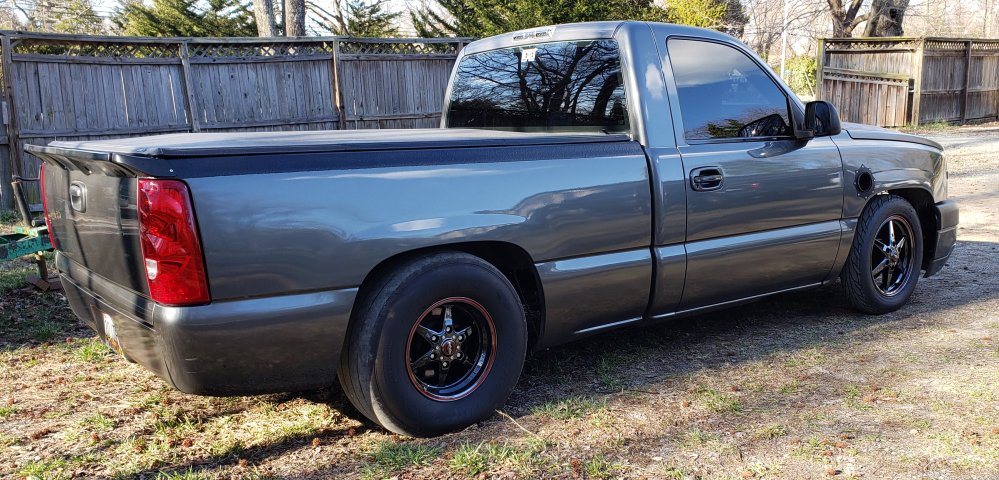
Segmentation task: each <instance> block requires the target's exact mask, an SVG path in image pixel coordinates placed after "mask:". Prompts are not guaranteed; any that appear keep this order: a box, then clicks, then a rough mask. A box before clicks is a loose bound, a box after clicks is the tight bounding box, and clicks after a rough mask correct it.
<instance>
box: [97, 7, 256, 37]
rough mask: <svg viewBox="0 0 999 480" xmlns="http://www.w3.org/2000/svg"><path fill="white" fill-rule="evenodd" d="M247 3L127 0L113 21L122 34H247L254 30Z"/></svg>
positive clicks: (144, 35) (225, 35)
mask: <svg viewBox="0 0 999 480" xmlns="http://www.w3.org/2000/svg"><path fill="white" fill-rule="evenodd" d="M201 5H204V7H201ZM248 5H249V3H248V2H245V1H244V0H204V1H203V2H202V1H199V0H153V2H152V4H151V5H146V4H144V3H143V2H141V1H130V2H128V3H125V4H124V5H123V6H122V8H121V9H120V10H119V11H118V12H117V14H116V15H115V17H114V19H113V21H114V23H115V25H117V26H118V29H119V30H120V31H121V34H122V35H135V36H143V37H247V36H254V35H256V34H257V26H256V22H255V21H254V18H253V12H252V11H250V8H249V7H248Z"/></svg>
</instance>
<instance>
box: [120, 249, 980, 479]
mask: <svg viewBox="0 0 999 480" xmlns="http://www.w3.org/2000/svg"><path fill="white" fill-rule="evenodd" d="M983 258H985V259H986V260H985V261H983V260H982V259H983ZM997 266H999V244H996V243H988V242H959V243H958V245H957V247H956V250H955V253H954V255H953V256H952V260H951V261H950V263H949V265H948V266H947V267H946V268H945V269H944V270H943V271H942V272H941V273H940V274H938V275H937V276H935V277H932V278H929V279H925V278H923V279H920V283H919V285H918V287H917V290H916V293H915V295H914V296H913V298H912V300H911V301H910V303H909V304H908V305H906V306H905V307H904V308H902V309H901V310H899V311H898V312H894V313H891V314H887V315H882V316H867V315H862V314H859V313H857V312H856V311H854V310H853V309H852V308H851V307H850V306H849V302H848V300H847V297H846V295H845V293H844V292H843V290H842V288H841V286H840V285H839V284H838V283H837V284H833V285H829V286H826V287H822V288H819V289H816V290H810V291H802V292H795V293H789V294H782V295H778V296H774V297H770V298H768V299H764V300H761V301H758V302H755V303H753V304H749V305H746V306H742V307H736V308H733V309H730V310H724V311H719V312H716V313H711V314H705V315H700V316H695V317H688V318H684V319H677V320H673V321H668V322H665V323H660V324H656V325H650V326H645V327H637V328H624V329H621V330H617V331H613V332H608V333H605V334H601V335H597V336H594V337H591V338H588V339H585V340H581V341H578V342H575V343H572V344H568V345H563V346H560V347H555V348H552V349H549V350H545V351H540V352H535V353H533V354H530V355H529V356H528V359H527V363H526V365H525V369H524V373H523V374H522V375H521V379H520V381H519V383H518V385H517V387H516V389H515V391H514V392H513V394H512V396H511V397H510V399H509V400H508V401H507V403H506V405H505V406H504V410H505V411H506V412H508V413H509V414H510V415H511V416H512V417H513V418H515V419H518V421H522V422H523V423H524V424H525V425H527V428H528V429H530V428H531V426H532V425H531V423H532V422H531V420H530V418H529V417H531V416H534V414H538V413H539V412H543V411H545V409H549V411H550V408H551V407H550V406H551V405H553V404H554V405H557V404H559V402H564V401H565V400H567V399H571V398H575V399H583V400H584V401H587V400H590V401H593V402H600V401H602V400H601V399H606V398H608V397H609V396H612V395H615V394H617V393H620V392H629V391H631V392H637V393H638V394H672V393H681V392H683V391H684V389H685V388H687V387H685V386H683V383H684V382H683V380H684V379H686V378H689V377H690V376H692V375H700V374H703V375H706V376H710V375H712V373H711V372H713V371H716V370H718V369H721V368H724V367H729V366H732V365H738V364H742V363H749V362H754V361H760V360H764V359H767V358H771V357H773V356H783V355H787V356H793V355H796V354H801V353H802V352H807V351H809V350H810V349H813V348H816V347H823V346H827V345H830V344H842V345H844V346H847V345H849V344H851V343H853V342H856V343H860V342H877V341H878V337H879V332H883V331H884V330H883V329H884V328H885V327H888V328H890V329H891V330H892V331H904V330H916V329H918V328H921V327H922V326H925V322H933V321H935V320H936V319H938V318H939V316H940V315H942V314H943V313H944V312H947V311H948V310H950V309H956V308H960V307H963V306H967V305H970V304H974V303H978V302H982V301H986V300H991V299H996V298H999V277H997V276H996V275H994V272H995V271H996V270H997ZM279 397H280V398H276V399H275V401H284V400H288V399H292V398H301V399H305V400H308V401H312V402H321V403H326V404H328V405H330V406H331V407H332V408H334V409H336V410H338V411H339V412H340V413H342V414H344V415H345V416H347V417H349V418H351V419H354V420H358V421H360V422H362V426H361V427H360V428H358V429H356V430H355V429H349V430H352V431H348V430H344V429H331V430H329V431H324V432H322V433H320V434H319V435H318V436H317V435H316V434H314V433H308V434H303V435H290V436H286V437H283V438H282V439H280V440H278V441H274V442H270V443H266V444H262V445H257V446H253V447H250V448H244V449H240V450H239V451H238V452H225V453H221V454H219V455H215V456H210V457H203V458H199V459H197V460H194V461H191V462H188V463H185V464H183V465H170V466H169V467H168V469H169V470H170V471H179V472H184V471H187V470H194V471H201V470H210V469H215V468H218V467H220V466H226V465H234V464H237V463H238V462H241V461H247V462H249V463H250V464H258V463H261V462H264V461H266V460H268V459H271V458H274V457H277V456H281V455H285V454H287V453H289V452H293V451H296V450H302V449H308V448H310V447H311V445H310V442H312V441H313V439H314V438H319V439H320V441H321V442H323V443H326V442H333V441H337V439H339V438H341V437H345V436H352V435H356V434H360V433H364V432H372V433H376V432H383V430H381V428H380V427H378V426H377V425H375V424H374V423H372V422H370V421H368V420H367V419H364V418H363V416H362V415H361V414H360V413H358V412H357V411H356V410H355V409H354V408H353V407H352V406H351V405H350V402H349V401H347V399H346V398H345V397H344V395H343V393H342V392H341V391H340V389H339V387H336V388H334V389H332V390H330V391H324V392H310V393H303V394H288V395H287V396H279ZM505 422H508V420H507V419H505V418H503V417H501V416H500V415H496V416H494V417H493V418H492V419H490V420H487V421H485V422H482V423H480V424H479V425H477V426H474V427H471V428H470V429H468V430H465V431H464V432H460V433H456V434H452V435H446V436H443V437H440V438H437V439H430V440H428V441H427V443H428V444H429V445H434V446H437V447H440V448H442V449H443V450H444V451H449V450H452V449H454V448H457V446H456V445H460V444H462V443H469V442H471V443H473V444H474V443H478V442H482V441H488V440H495V439H496V438H497V437H502V436H503V435H509V434H512V433H513V432H515V431H514V430H511V429H506V428H505V427H504V426H503V425H502V424H503V423H505ZM662 434H663V435H669V434H670V433H669V432H666V431H664V432H663V433H662ZM394 437H395V436H393V437H392V438H394ZM387 438H388V437H387ZM349 448H350V449H352V450H353V449H358V448H361V447H349ZM357 453H361V452H360V451H358V452H357ZM240 464H241V463H240ZM354 468H356V465H355V466H353V467H351V466H345V465H338V464H330V465H318V466H317V469H316V470H315V471H313V472H308V473H306V474H304V476H315V477H325V476H330V475H339V474H344V473H348V472H351V471H354V470H353V469H354ZM159 471H160V469H151V470H149V471H146V472H139V473H138V474H137V475H138V476H140V477H141V476H143V475H155V474H156V473H157V472H159ZM296 476H298V475H296Z"/></svg>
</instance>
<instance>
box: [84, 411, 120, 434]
mask: <svg viewBox="0 0 999 480" xmlns="http://www.w3.org/2000/svg"><path fill="white" fill-rule="evenodd" d="M80 426H81V427H86V428H89V429H90V430H96V431H104V430H111V429H112V428H114V420H113V419H111V418H110V417H108V416H107V415H104V414H103V413H95V414H93V415H88V416H86V417H83V420H80Z"/></svg>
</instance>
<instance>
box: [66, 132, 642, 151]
mask: <svg viewBox="0 0 999 480" xmlns="http://www.w3.org/2000/svg"><path fill="white" fill-rule="evenodd" d="M628 140H630V137H629V136H628V135H624V134H603V133H593V134H585V133H578V132H575V133H551V132H543V133H533V132H530V133H529V132H512V131H499V130H480V129H470V128H461V129H459V128H447V129H445V128H424V129H386V130H319V131H304V132H300V131H291V132H287V131H285V132H213V133H173V134H166V135H149V136H143V137H131V138H117V139H111V140H80V141H68V140H64V141H57V142H52V143H50V144H49V147H50V148H58V149H69V150H76V151H84V152H94V153H101V154H118V155H130V156H142V157H158V158H168V157H203V156H221V155H226V156H228V155H254V154H268V153H317V152H343V151H370V150H404V149H405V150H411V149H426V148H459V147H497V146H500V147H501V146H529V145H552V144H571V143H593V142H621V141H628Z"/></svg>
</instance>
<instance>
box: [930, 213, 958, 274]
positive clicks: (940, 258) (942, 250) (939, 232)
mask: <svg viewBox="0 0 999 480" xmlns="http://www.w3.org/2000/svg"><path fill="white" fill-rule="evenodd" d="M934 214H935V217H936V238H934V239H930V240H931V241H932V240H935V242H934V244H933V250H932V251H933V258H932V259H931V260H930V261H929V262H928V263H927V264H926V276H927V277H929V276H931V275H934V274H936V273H937V272H939V271H940V269H941V268H943V266H944V264H946V263H947V259H948V258H950V254H951V252H953V251H954V244H955V243H957V223H958V219H959V217H960V212H959V210H958V208H957V204H956V203H954V202H953V201H951V200H945V201H943V202H940V203H938V204H936V205H935V206H934Z"/></svg>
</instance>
